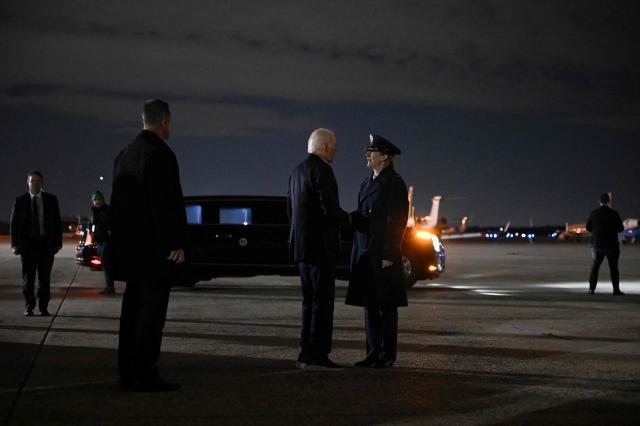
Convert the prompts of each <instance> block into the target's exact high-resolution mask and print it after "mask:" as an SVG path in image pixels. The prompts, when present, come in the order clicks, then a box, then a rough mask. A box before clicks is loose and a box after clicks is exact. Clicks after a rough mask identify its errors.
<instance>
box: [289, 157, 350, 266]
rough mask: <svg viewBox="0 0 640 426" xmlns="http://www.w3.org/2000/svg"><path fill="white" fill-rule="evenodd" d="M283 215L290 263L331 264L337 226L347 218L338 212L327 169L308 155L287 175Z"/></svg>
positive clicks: (331, 176) (335, 252) (335, 187)
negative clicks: (285, 215)
mask: <svg viewBox="0 0 640 426" xmlns="http://www.w3.org/2000/svg"><path fill="white" fill-rule="evenodd" d="M287 212H288V214H289V220H290V222H291V228H290V232H289V255H290V258H291V260H292V261H294V262H296V263H298V262H305V263H311V264H318V263H325V262H329V263H335V261H336V258H337V256H338V253H339V251H340V225H346V224H348V223H349V216H348V214H347V213H346V212H345V211H344V210H342V209H341V208H340V203H339V197H338V184H337V183H336V178H335V176H334V174H333V170H332V169H331V166H329V164H327V163H325V162H324V161H323V160H322V159H321V158H320V157H318V156H317V155H315V154H309V156H308V157H307V158H306V159H305V160H304V161H303V162H302V163H300V164H299V165H298V166H297V167H296V168H295V169H294V170H293V172H292V173H291V177H290V178H289V192H288V196H287Z"/></svg>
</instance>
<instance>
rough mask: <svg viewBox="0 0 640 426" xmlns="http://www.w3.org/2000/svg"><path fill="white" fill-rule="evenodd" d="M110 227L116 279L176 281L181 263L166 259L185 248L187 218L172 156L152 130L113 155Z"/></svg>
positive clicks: (176, 165)
mask: <svg viewBox="0 0 640 426" xmlns="http://www.w3.org/2000/svg"><path fill="white" fill-rule="evenodd" d="M111 226H112V230H111V237H112V246H113V266H114V274H115V278H116V279H117V280H120V281H127V282H144V283H154V284H155V283H158V284H176V282H175V281H176V279H177V278H176V277H177V275H178V274H179V269H180V268H181V267H180V266H178V265H176V264H174V263H172V262H169V261H167V260H166V258H167V256H168V255H169V252H170V251H172V250H175V249H179V248H183V249H184V248H185V237H186V226H187V219H186V213H185V209H184V201H183V196H182V187H181V186H180V173H179V170H178V162H177V160H176V156H175V154H174V153H173V151H171V149H170V148H169V146H167V144H166V143H165V142H164V141H163V140H162V139H161V138H159V137H158V136H157V135H156V134H154V133H153V132H150V131H147V130H143V131H142V132H141V133H140V134H139V135H138V137H137V138H136V139H135V140H134V141H133V143H131V144H130V145H129V146H127V147H126V148H125V149H124V150H123V151H122V152H120V154H118V156H117V157H116V160H115V164H114V170H113V189H112V191H111Z"/></svg>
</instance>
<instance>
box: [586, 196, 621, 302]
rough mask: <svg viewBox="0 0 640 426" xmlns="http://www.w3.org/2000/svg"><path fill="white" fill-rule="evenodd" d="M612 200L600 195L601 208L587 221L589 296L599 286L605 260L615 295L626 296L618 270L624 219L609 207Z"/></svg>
mask: <svg viewBox="0 0 640 426" xmlns="http://www.w3.org/2000/svg"><path fill="white" fill-rule="evenodd" d="M610 204H611V198H610V197H609V194H607V193H604V194H601V195H600V208H597V209H595V210H594V211H592V212H591V214H590V215H589V220H587V231H589V232H591V257H592V259H593V264H592V265H591V274H590V275H589V292H588V293H589V294H591V295H593V294H595V290H596V285H597V284H598V272H599V271H600V265H602V261H603V260H604V258H605V257H606V258H607V261H608V262H609V270H610V271H611V284H613V294H614V295H616V296H622V295H624V293H623V292H621V291H620V271H619V270H618V259H619V258H620V242H619V241H618V233H620V232H622V231H624V225H623V224H622V219H621V218H620V215H619V214H618V212H617V211H615V210H613V209H612V208H611V207H609V205H610Z"/></svg>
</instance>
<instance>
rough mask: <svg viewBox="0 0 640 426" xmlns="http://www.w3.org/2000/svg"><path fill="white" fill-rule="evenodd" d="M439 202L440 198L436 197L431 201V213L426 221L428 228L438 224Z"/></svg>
mask: <svg viewBox="0 0 640 426" xmlns="http://www.w3.org/2000/svg"><path fill="white" fill-rule="evenodd" d="M440 200H442V196H440V195H436V196H435V197H433V198H432V199H431V213H429V217H428V219H427V226H428V227H429V228H432V227H435V226H436V225H437V224H438V211H439V210H440Z"/></svg>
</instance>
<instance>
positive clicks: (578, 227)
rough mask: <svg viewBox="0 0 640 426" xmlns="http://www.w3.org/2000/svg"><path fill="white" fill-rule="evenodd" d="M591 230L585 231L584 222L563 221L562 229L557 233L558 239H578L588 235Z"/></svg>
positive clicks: (585, 225)
mask: <svg viewBox="0 0 640 426" xmlns="http://www.w3.org/2000/svg"><path fill="white" fill-rule="evenodd" d="M590 236H591V232H589V231H587V224H586V223H574V224H571V225H570V224H569V223H565V226H564V231H560V232H559V233H558V239H560V240H564V241H579V240H582V239H584V238H587V237H590Z"/></svg>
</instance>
